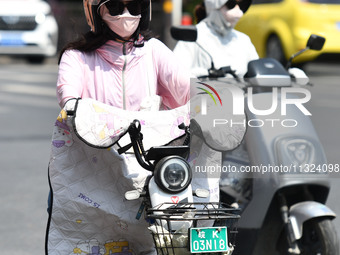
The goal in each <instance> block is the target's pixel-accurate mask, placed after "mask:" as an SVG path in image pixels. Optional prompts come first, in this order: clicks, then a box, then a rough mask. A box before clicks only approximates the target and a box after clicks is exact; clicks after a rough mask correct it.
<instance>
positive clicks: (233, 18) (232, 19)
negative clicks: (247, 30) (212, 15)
mask: <svg viewBox="0 0 340 255" xmlns="http://www.w3.org/2000/svg"><path fill="white" fill-rule="evenodd" d="M220 10H221V12H222V14H223V16H224V18H225V20H226V21H227V22H228V23H229V26H230V27H232V28H234V27H235V26H236V24H237V22H238V21H239V20H240V18H242V16H243V12H242V10H241V9H240V7H239V6H238V5H235V7H234V8H233V9H231V10H229V9H228V8H227V7H226V6H225V5H224V6H223V7H222V8H221V9H220Z"/></svg>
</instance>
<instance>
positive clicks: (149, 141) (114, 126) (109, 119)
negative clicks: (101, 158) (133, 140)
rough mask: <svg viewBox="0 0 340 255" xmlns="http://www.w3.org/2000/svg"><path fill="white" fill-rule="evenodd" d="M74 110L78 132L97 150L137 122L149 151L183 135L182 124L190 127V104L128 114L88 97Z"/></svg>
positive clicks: (117, 138) (74, 120) (81, 100)
mask: <svg viewBox="0 0 340 255" xmlns="http://www.w3.org/2000/svg"><path fill="white" fill-rule="evenodd" d="M72 101H76V100H72ZM69 104H71V102H70V103H67V104H66V108H67V107H68V105H69ZM74 109H75V116H74V118H73V128H74V130H75V133H76V134H77V136H78V137H79V138H80V139H81V140H83V141H84V142H85V143H86V144H88V145H90V146H92V147H96V148H108V147H111V146H112V145H114V144H115V143H116V142H117V141H118V140H119V139H120V138H121V137H122V136H123V135H125V134H126V131H127V128H128V127H129V125H130V123H131V122H132V121H133V120H135V119H137V120H139V121H140V123H141V126H142V133H143V137H144V139H143V143H144V147H145V149H149V148H150V147H152V146H157V145H164V144H166V143H168V142H170V141H172V140H173V139H175V138H177V137H179V136H181V135H182V134H183V132H184V131H182V130H180V129H179V128H178V125H179V124H181V123H185V124H189V114H188V113H189V104H187V105H184V106H182V107H179V108H176V109H173V110H168V111H127V110H122V109H119V108H117V107H113V106H110V105H107V104H104V103H101V102H98V101H96V100H94V99H89V98H85V99H79V100H78V102H77V103H76V104H75V108H74ZM65 110H66V109H65ZM126 136H127V137H128V134H127V135H126ZM126 143H129V139H126ZM122 145H126V144H122Z"/></svg>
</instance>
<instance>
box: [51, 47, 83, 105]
mask: <svg viewBox="0 0 340 255" xmlns="http://www.w3.org/2000/svg"><path fill="white" fill-rule="evenodd" d="M83 81H84V61H83V59H82V57H81V53H80V52H79V51H74V50H70V51H65V52H64V54H63V55H62V58H61V61H60V64H59V72H58V81H57V98H58V103H59V105H60V107H63V106H64V104H65V103H66V101H67V100H69V99H71V98H78V97H81V94H82V91H83V86H84V82H83Z"/></svg>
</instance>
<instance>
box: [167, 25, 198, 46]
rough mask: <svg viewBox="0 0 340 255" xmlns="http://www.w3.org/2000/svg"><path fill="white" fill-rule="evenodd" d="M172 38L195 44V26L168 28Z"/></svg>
mask: <svg viewBox="0 0 340 255" xmlns="http://www.w3.org/2000/svg"><path fill="white" fill-rule="evenodd" d="M170 33H171V36H172V38H174V39H175V40H177V41H185V42H196V40H197V29H196V27H195V26H174V27H171V28H170Z"/></svg>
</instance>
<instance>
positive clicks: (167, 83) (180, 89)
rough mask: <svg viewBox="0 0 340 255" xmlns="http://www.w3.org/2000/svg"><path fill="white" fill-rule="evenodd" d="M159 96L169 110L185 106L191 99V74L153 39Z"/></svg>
mask: <svg viewBox="0 0 340 255" xmlns="http://www.w3.org/2000/svg"><path fill="white" fill-rule="evenodd" d="M152 43H154V44H155V45H153V47H152V48H153V58H154V63H155V68H156V73H157V82H158V85H159V86H158V94H159V95H160V96H161V97H162V99H163V104H164V105H165V106H167V107H169V108H175V107H178V106H181V105H184V104H185V103H186V102H187V101H188V100H189V99H190V72H189V70H187V69H186V68H185V67H184V66H182V65H181V63H180V61H179V59H177V57H176V56H175V54H174V53H173V52H172V51H171V50H170V49H169V48H167V47H166V46H165V45H164V44H163V43H162V42H160V41H158V40H156V39H152Z"/></svg>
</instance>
